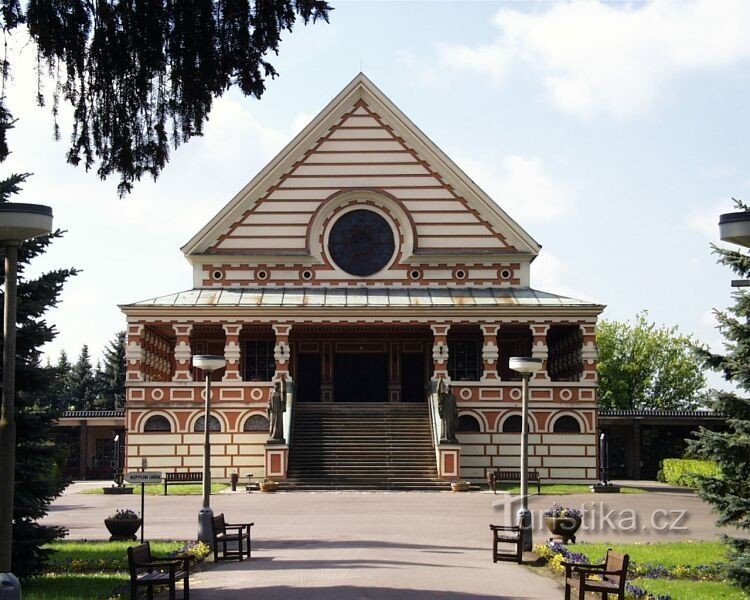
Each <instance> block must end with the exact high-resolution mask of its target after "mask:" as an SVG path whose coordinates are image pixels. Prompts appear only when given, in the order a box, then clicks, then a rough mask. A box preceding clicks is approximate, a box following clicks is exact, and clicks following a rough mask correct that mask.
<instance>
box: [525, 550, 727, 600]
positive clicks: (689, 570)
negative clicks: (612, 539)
mask: <svg viewBox="0 0 750 600" xmlns="http://www.w3.org/2000/svg"><path fill="white" fill-rule="evenodd" d="M586 546H587V544H582V545H579V546H577V547H576V550H583V552H582V551H576V552H573V551H571V550H570V549H569V548H568V547H567V546H565V545H563V544H562V543H560V542H548V543H546V544H541V545H538V546H536V547H535V548H534V551H535V552H536V553H537V554H538V555H539V556H540V557H541V558H542V559H543V560H545V561H546V562H547V566H548V568H550V569H551V570H552V571H553V572H555V573H556V574H562V573H564V572H565V568H564V567H563V566H562V562H563V561H567V562H573V563H601V562H603V560H604V557H603V555H602V556H592V552H591V550H589V552H588V553H586V552H585V550H586V549H587V548H586ZM670 546H671V544H652V545H645V546H644V548H648V550H649V554H652V555H653V553H654V552H655V551H658V550H659V548H660V547H663V548H664V549H667V548H669V547H670ZM696 547H697V549H698V550H699V548H698V544H696ZM594 548H597V546H594ZM619 551H621V552H623V551H624V552H625V553H630V554H631V562H630V565H629V567H628V580H629V581H628V583H626V587H625V590H626V598H629V599H638V600H640V599H644V600H645V599H649V600H652V599H653V600H671V598H672V597H671V596H670V595H668V594H655V593H650V592H649V582H651V581H653V582H654V585H656V587H663V586H662V585H661V582H665V581H684V582H685V584H686V585H689V583H690V582H723V580H724V579H725V573H724V569H723V566H722V563H720V562H712V563H709V564H697V565H685V564H664V563H665V562H668V561H662V562H659V563H656V562H638V561H637V560H632V555H633V552H632V551H630V550H628V549H626V550H622V549H620V550H619ZM636 579H637V580H638V584H637V585H636V584H634V583H632V582H631V581H632V580H636ZM738 593H739V591H738ZM738 597H740V596H738Z"/></svg>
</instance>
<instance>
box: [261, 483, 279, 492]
mask: <svg viewBox="0 0 750 600" xmlns="http://www.w3.org/2000/svg"><path fill="white" fill-rule="evenodd" d="M259 486H260V491H261V492H275V491H276V490H278V489H279V484H278V482H276V481H261V482H260V484H259Z"/></svg>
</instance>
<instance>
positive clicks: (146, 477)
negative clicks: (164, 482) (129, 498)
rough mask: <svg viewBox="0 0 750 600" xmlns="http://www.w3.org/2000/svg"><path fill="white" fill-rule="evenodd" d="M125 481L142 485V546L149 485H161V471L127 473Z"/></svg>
mask: <svg viewBox="0 0 750 600" xmlns="http://www.w3.org/2000/svg"><path fill="white" fill-rule="evenodd" d="M125 481H127V482H128V483H140V484H141V544H142V543H143V530H144V529H145V528H146V516H145V514H144V512H143V509H144V506H145V497H146V484H147V483H161V471H133V472H132V473H125Z"/></svg>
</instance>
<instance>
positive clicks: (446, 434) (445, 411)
mask: <svg viewBox="0 0 750 600" xmlns="http://www.w3.org/2000/svg"><path fill="white" fill-rule="evenodd" d="M438 400H439V403H438V413H439V414H440V420H441V423H442V428H443V432H442V435H441V436H440V441H441V442H448V443H452V444H457V443H458V440H457V439H456V421H458V406H457V404H456V397H455V396H454V395H453V390H452V389H451V387H450V386H448V387H447V388H446V386H445V385H443V380H442V379H441V380H440V385H439V386H438Z"/></svg>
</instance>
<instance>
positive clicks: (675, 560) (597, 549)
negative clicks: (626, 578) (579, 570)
mask: <svg viewBox="0 0 750 600" xmlns="http://www.w3.org/2000/svg"><path fill="white" fill-rule="evenodd" d="M607 548H612V549H613V550H615V551H617V552H622V553H623V554H629V555H630V561H631V562H636V563H640V564H645V563H652V564H659V565H662V566H665V567H676V566H678V565H707V564H713V563H720V562H723V561H724V560H725V558H726V548H725V546H724V545H723V544H722V543H721V542H669V543H655V544H587V543H583V544H576V545H575V546H570V547H569V549H570V550H571V551H573V552H580V553H581V554H585V555H586V556H588V557H589V560H591V561H599V560H601V559H602V558H604V555H605V554H606V553H607Z"/></svg>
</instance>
